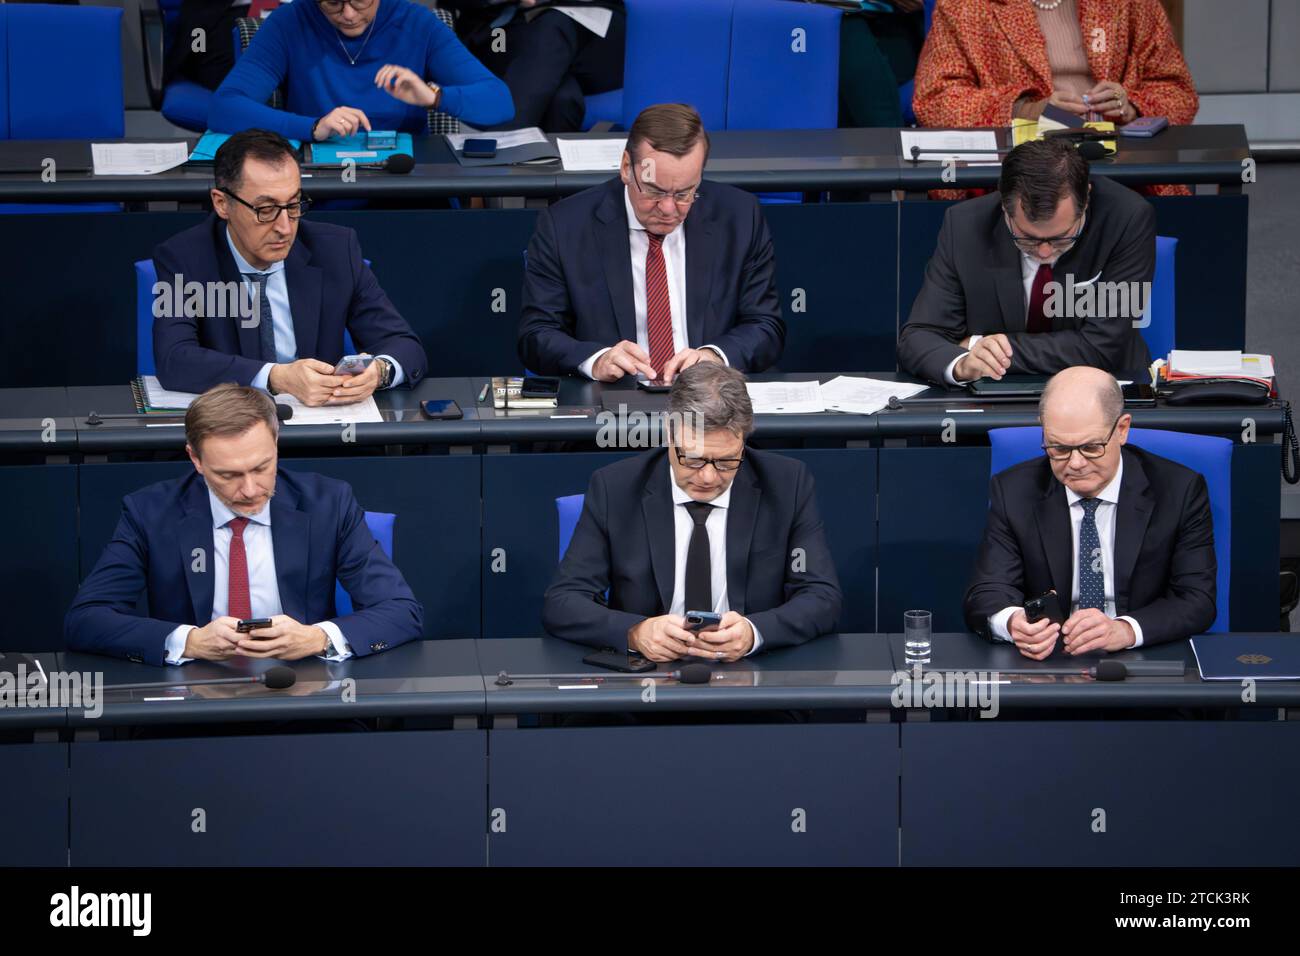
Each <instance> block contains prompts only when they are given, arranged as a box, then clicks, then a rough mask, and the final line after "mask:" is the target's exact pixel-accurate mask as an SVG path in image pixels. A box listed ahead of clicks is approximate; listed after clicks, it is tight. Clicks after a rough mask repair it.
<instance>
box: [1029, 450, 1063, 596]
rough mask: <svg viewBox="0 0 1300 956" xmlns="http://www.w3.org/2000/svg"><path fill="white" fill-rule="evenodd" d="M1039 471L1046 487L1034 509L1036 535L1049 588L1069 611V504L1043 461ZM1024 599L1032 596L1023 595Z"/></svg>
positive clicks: (1045, 460)
mask: <svg viewBox="0 0 1300 956" xmlns="http://www.w3.org/2000/svg"><path fill="white" fill-rule="evenodd" d="M1042 467H1043V471H1044V472H1045V473H1046V478H1047V488H1046V490H1045V491H1044V494H1043V497H1042V498H1040V499H1039V501H1038V506H1037V509H1036V512H1037V513H1036V517H1037V519H1038V535H1039V538H1040V540H1041V541H1042V545H1043V552H1044V553H1045V554H1046V555H1047V567H1048V569H1049V570H1050V572H1051V577H1052V587H1053V588H1055V589H1056V593H1057V595H1058V596H1059V597H1060V599H1061V606H1062V608H1064V609H1065V610H1066V612H1067V613H1068V612H1069V607H1070V596H1071V594H1073V593H1074V580H1073V579H1072V578H1071V576H1070V574H1071V571H1070V569H1071V568H1072V567H1074V558H1073V555H1072V554H1071V551H1073V549H1074V536H1073V534H1072V532H1071V531H1070V511H1069V507H1070V506H1069V504H1068V503H1067V502H1066V499H1065V486H1064V485H1062V484H1061V483H1060V482H1059V481H1057V480H1056V476H1055V475H1053V474H1052V469H1051V466H1050V465H1049V464H1048V463H1047V459H1046V458H1044V459H1043V465H1042ZM1025 597H1027V598H1030V597H1035V595H1033V594H1027V595H1025Z"/></svg>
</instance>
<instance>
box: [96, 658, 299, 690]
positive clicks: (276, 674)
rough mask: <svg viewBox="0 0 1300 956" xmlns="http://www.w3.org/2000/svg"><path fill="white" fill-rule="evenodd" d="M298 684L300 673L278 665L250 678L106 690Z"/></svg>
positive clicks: (280, 687) (120, 686)
mask: <svg viewBox="0 0 1300 956" xmlns="http://www.w3.org/2000/svg"><path fill="white" fill-rule="evenodd" d="M297 682H298V673H297V671H295V670H294V669H293V668H292V667H285V666H284V665H283V664H277V665H276V666H275V667H272V668H270V669H269V670H267V671H266V672H265V673H263V674H254V675H252V676H250V677H217V678H212V679H210V680H176V681H167V682H165V683H161V684H160V683H156V682H155V683H148V684H105V685H104V690H157V689H158V688H160V687H198V686H200V685H206V686H212V685H215V684H265V685H266V686H267V687H269V688H271V690H284V689H285V688H286V687H292V686H293V685H294V684H296V683H297Z"/></svg>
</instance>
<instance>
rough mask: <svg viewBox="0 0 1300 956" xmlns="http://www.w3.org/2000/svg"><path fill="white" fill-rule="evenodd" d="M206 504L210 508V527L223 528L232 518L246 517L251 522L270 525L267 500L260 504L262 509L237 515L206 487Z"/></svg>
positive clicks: (269, 505) (269, 510) (269, 504)
mask: <svg viewBox="0 0 1300 956" xmlns="http://www.w3.org/2000/svg"><path fill="white" fill-rule="evenodd" d="M208 506H209V507H210V508H211V509H212V527H213V528H224V527H225V526H226V525H228V524H229V523H230V521H231V519H233V518H247V519H248V520H249V521H250V522H252V523H253V524H260V525H265V526H266V527H268V528H269V527H271V503H270V502H269V501H268V502H267V503H266V504H264V505H262V510H261V511H259V512H258V513H257V514H255V515H237V514H235V513H234V512H233V511H231V510H230V508H228V507H227V506H226V503H225V502H224V501H222V500H221V499H220V498H218V497H217V496H216V495H214V494H213V493H212V489H211V488H209V489H208Z"/></svg>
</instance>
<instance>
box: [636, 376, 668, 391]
mask: <svg viewBox="0 0 1300 956" xmlns="http://www.w3.org/2000/svg"><path fill="white" fill-rule="evenodd" d="M636 387H637V388H639V389H643V390H644V391H647V392H670V391H672V388H673V387H672V385H670V384H669V383H668V382H665V381H664V380H663V379H661V378H638V379H637V380H636Z"/></svg>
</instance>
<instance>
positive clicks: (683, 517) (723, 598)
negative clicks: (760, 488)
mask: <svg viewBox="0 0 1300 956" xmlns="http://www.w3.org/2000/svg"><path fill="white" fill-rule="evenodd" d="M669 454H672V452H671V451H670V452H669ZM668 484H669V486H671V488H672V492H673V536H674V551H673V555H674V556H673V603H672V605H671V606H670V607H669V608H668V613H669V614H679V615H685V614H686V612H687V611H700V610H703V608H698V607H691V608H688V607H687V606H686V557H687V554H688V552H689V551H690V548H691V534H692V533H694V531H695V519H694V518H692V517H691V513H690V511H688V510H687V508H686V505H687V503H689V502H692V501H694V500H695V499H694V498H692V497H691V496H690V495H688V494H687V493H686V492H685V491H683V490H682V489H681V488H680V487H679V486H678V484H677V482H676V481H675V480H674V478H673V470H672V468H671V466H670V467H669V469H668ZM708 504H711V505H713V510H712V511H710V512H709V517H708V518H707V519H705V522H704V528H705V530H706V531H708V533H709V572H710V575H711V577H712V582H711V588H712V591H713V607H711V608H709V610H711V611H713V612H714V613H715V614H726V613H727V612H728V611H730V610H731V605H730V604H729V603H728V602H727V508H728V507H729V506H730V504H731V486H730V485H728V486H727V490H726V491H724V492H723V493H722V494H720V495H718V497H716V498H714V499H713V500H712V501H710V502H708ZM745 620H746V621H749V626H750V627H751V628H753V631H754V646H753V647H751V648H750V649H749V652H748V653H747V654H746V655H745V656H746V657H748V656H749V654H753V653H754V652H755V651H756V650H758V649H759V647H760V646H761V645H762V643H763V637H762V635H760V634H759V633H758V628H757V627H754V622H753V621H750V620H749V618H745Z"/></svg>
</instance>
